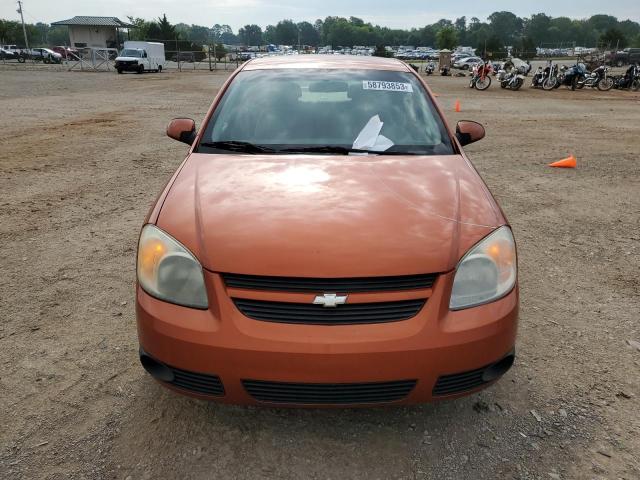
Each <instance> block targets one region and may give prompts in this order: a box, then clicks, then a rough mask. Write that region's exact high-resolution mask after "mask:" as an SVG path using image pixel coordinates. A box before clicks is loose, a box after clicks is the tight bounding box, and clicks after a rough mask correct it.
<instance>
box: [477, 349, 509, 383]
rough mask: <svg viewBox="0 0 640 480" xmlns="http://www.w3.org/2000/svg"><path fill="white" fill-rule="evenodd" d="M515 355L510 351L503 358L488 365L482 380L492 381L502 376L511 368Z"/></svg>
mask: <svg viewBox="0 0 640 480" xmlns="http://www.w3.org/2000/svg"><path fill="white" fill-rule="evenodd" d="M515 357H516V356H515V355H514V354H513V353H510V354H509V355H507V356H506V357H504V358H503V359H502V360H499V361H497V362H496V363H494V364H493V365H491V366H489V367H487V368H486V369H485V370H484V372H483V373H482V380H483V381H485V382H492V381H493V380H496V379H497V378H500V377H501V376H502V375H504V374H505V373H507V370H509V369H510V368H511V366H512V365H513V361H514V360H515Z"/></svg>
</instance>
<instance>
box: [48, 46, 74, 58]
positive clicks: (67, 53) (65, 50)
mask: <svg viewBox="0 0 640 480" xmlns="http://www.w3.org/2000/svg"><path fill="white" fill-rule="evenodd" d="M51 50H53V51H54V52H56V53H59V54H60V55H62V58H64V59H65V60H67V59H72V60H75V59H77V58H78V57H79V56H80V52H79V51H78V50H77V49H75V48H70V47H64V46H61V45H60V46H57V47H51Z"/></svg>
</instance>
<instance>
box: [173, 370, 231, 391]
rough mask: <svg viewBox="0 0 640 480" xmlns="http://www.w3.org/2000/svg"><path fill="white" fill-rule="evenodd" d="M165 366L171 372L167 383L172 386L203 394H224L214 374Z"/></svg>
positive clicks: (220, 383)
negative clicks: (170, 378)
mask: <svg viewBox="0 0 640 480" xmlns="http://www.w3.org/2000/svg"><path fill="white" fill-rule="evenodd" d="M167 368H169V369H170V370H171V371H172V372H173V380H172V381H171V382H167V383H169V384H170V385H173V386H174V387H177V388H181V389H183V390H189V391H190V392H195V393H202V394H205V395H224V387H223V386H222V381H220V377H218V376H216V375H207V374H206V373H195V372H188V371H186V370H180V369H178V368H174V367H169V366H168V365H167Z"/></svg>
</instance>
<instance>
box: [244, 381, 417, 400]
mask: <svg viewBox="0 0 640 480" xmlns="http://www.w3.org/2000/svg"><path fill="white" fill-rule="evenodd" d="M242 385H244V388H245V390H246V391H247V392H248V393H249V395H251V396H252V397H253V398H255V399H256V400H258V401H260V402H269V403H298V404H317V405H329V404H331V405H343V404H358V403H386V402H394V401H398V400H402V399H403V398H405V397H406V396H407V395H409V393H411V390H413V388H414V387H415V385H416V380H399V381H393V382H375V383H285V382H266V381H261V380H243V381H242Z"/></svg>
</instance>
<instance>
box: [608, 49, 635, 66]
mask: <svg viewBox="0 0 640 480" xmlns="http://www.w3.org/2000/svg"><path fill="white" fill-rule="evenodd" d="M633 63H640V48H625V49H624V50H621V51H619V52H616V53H614V54H613V55H612V57H611V64H612V65H615V66H616V67H623V66H625V65H631V64H633Z"/></svg>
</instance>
